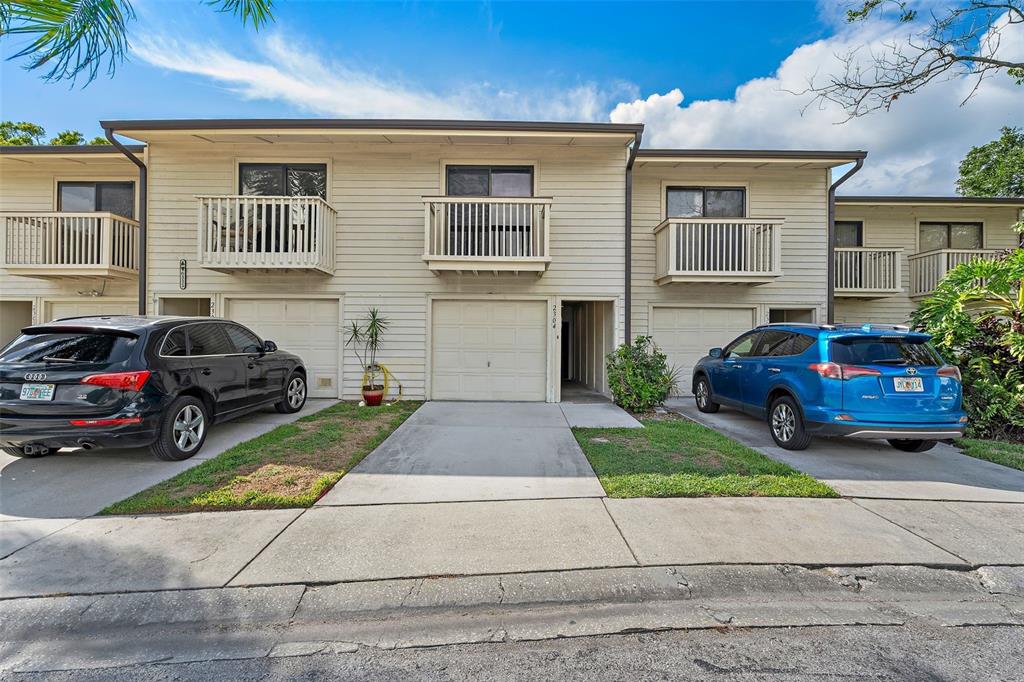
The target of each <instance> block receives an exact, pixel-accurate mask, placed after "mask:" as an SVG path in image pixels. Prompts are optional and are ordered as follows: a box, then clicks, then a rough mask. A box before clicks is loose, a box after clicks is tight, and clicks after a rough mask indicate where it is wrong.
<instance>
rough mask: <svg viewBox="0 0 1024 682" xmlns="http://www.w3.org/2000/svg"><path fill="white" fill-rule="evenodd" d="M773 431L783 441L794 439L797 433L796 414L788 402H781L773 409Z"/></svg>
mask: <svg viewBox="0 0 1024 682" xmlns="http://www.w3.org/2000/svg"><path fill="white" fill-rule="evenodd" d="M772 433H774V434H775V437H776V438H778V439H779V440H781V441H783V442H788V441H790V440H792V438H793V434H794V433H796V414H795V413H794V412H793V408H791V407H790V406H789V405H787V404H786V403H779V404H778V405H776V406H775V409H774V410H772Z"/></svg>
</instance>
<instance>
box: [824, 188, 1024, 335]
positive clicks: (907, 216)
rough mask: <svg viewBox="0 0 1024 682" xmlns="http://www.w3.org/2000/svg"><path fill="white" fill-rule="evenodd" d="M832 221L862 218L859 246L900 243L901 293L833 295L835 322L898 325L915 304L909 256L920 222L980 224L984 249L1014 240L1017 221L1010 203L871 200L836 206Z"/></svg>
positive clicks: (914, 247) (1008, 245) (1003, 246)
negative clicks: (883, 202)
mask: <svg viewBox="0 0 1024 682" xmlns="http://www.w3.org/2000/svg"><path fill="white" fill-rule="evenodd" d="M836 220H862V221H864V246H866V247H872V246H876V247H879V248H887V247H902V248H903V255H902V257H901V258H900V264H901V267H902V268H903V293H902V294H897V295H895V296H889V297H887V298H880V299H875V300H858V299H847V298H836V321H837V322H879V323H885V324H903V323H906V322H907V321H909V319H910V316H911V314H913V312H914V310H915V309H916V308H917V303H916V302H915V301H913V300H912V299H911V298H910V295H909V286H910V261H909V260H907V259H908V257H909V256H912V255H913V254H915V253H917V231H918V222H920V221H925V222H928V221H938V222H942V221H953V222H956V221H961V222H981V223H984V225H983V227H982V238H983V242H984V243H983V245H984V248H986V249H1006V248H1011V247H1013V246H1015V245H1016V244H1017V243H1018V241H1017V240H1018V237H1017V233H1016V232H1014V231H1013V230H1012V229H1011V226H1012V225H1013V224H1014V223H1015V222H1017V209H1016V208H1014V207H1012V206H999V207H986V206H911V205H906V206H903V205H895V206H877V205H875V206H872V205H870V204H859V203H858V204H843V203H837V204H836Z"/></svg>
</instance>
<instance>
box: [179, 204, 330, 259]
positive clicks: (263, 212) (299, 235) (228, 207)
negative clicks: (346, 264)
mask: <svg viewBox="0 0 1024 682" xmlns="http://www.w3.org/2000/svg"><path fill="white" fill-rule="evenodd" d="M197 200H198V203H199V218H198V221H199V226H198V227H199V229H198V242H199V244H198V249H199V263H200V265H202V266H203V267H205V268H208V269H210V270H218V271H221V272H240V271H246V270H312V271H318V272H323V273H326V274H334V244H335V229H336V225H337V222H336V219H335V212H334V209H333V208H331V206H330V204H328V203H327V202H326V201H324V200H323V199H321V198H320V197H264V196H241V195H232V196H200V197H197Z"/></svg>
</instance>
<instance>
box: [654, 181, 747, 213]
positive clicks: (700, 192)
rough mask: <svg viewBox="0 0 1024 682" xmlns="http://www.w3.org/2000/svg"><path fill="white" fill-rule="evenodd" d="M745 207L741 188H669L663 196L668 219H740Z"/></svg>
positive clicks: (745, 196)
mask: <svg viewBox="0 0 1024 682" xmlns="http://www.w3.org/2000/svg"><path fill="white" fill-rule="evenodd" d="M746 205H747V190H745V189H743V188H742V187H669V188H668V189H667V190H666V196H665V207H666V210H667V212H668V215H667V216H666V217H668V218H742V217H744V216H745V215H746Z"/></svg>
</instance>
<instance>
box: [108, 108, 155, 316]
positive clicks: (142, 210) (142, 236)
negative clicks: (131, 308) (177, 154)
mask: <svg viewBox="0 0 1024 682" xmlns="http://www.w3.org/2000/svg"><path fill="white" fill-rule="evenodd" d="M103 133H104V135H105V136H106V138H107V140H108V141H109V142H110V144H112V145H114V147H116V148H117V150H118V151H120V152H121V153H122V154H124V155H125V156H126V157H127V158H128V160H129V161H131V162H132V163H134V164H135V165H136V166H138V167H139V253H138V258H139V315H145V314H146V214H147V202H146V189H147V186H148V179H149V177H148V174H147V172H146V163H145V162H144V161H142V159H140V158H139V157H137V156H135V154H133V153H132V152H131V151H130V150H129V149H128V148H127V147H125V146H124V145H123V144H121V143H120V142H119V141H118V140H117V139H116V138H115V137H114V131H113V130H112V129H110V128H104V129H103Z"/></svg>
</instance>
